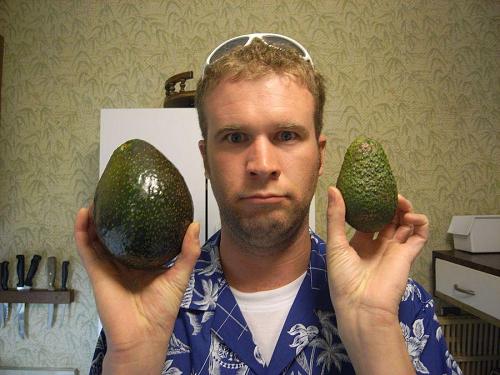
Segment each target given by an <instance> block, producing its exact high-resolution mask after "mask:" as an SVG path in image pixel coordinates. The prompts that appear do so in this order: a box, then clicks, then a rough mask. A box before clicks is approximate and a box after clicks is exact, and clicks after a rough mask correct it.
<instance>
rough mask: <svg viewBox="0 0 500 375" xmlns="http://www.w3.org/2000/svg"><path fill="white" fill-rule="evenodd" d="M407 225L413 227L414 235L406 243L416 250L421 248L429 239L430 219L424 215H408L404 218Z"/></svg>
mask: <svg viewBox="0 0 500 375" xmlns="http://www.w3.org/2000/svg"><path fill="white" fill-rule="evenodd" d="M403 220H404V222H405V224H406V225H411V226H413V234H412V236H411V237H410V238H408V241H406V243H407V244H408V245H409V246H411V247H414V248H419V247H420V249H418V251H419V252H420V250H421V248H422V247H423V246H424V244H425V243H426V242H427V240H428V238H429V219H428V218H427V216H425V215H423V214H415V213H407V214H406V215H405V216H404V218H403Z"/></svg>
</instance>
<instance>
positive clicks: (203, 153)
mask: <svg viewBox="0 0 500 375" xmlns="http://www.w3.org/2000/svg"><path fill="white" fill-rule="evenodd" d="M198 149H199V150H200V153H201V157H202V158H203V166H204V167H205V177H206V178H208V179H210V171H209V169H208V160H207V144H206V141H205V140H204V139H201V140H199V141H198Z"/></svg>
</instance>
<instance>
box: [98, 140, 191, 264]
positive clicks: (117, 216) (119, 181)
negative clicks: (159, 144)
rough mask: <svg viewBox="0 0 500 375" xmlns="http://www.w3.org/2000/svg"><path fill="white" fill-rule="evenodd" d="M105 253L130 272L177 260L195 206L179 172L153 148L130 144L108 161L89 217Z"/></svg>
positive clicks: (140, 142) (131, 141)
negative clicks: (133, 269) (130, 269)
mask: <svg viewBox="0 0 500 375" xmlns="http://www.w3.org/2000/svg"><path fill="white" fill-rule="evenodd" d="M92 220H93V221H94V224H95V228H96V232H97V236H98V237H99V239H100V240H101V242H102V244H103V245H104V247H105V248H106V250H107V251H108V252H109V253H110V254H111V255H113V257H115V258H116V259H117V260H119V261H120V262H121V263H123V264H125V265H126V266H128V267H130V268H138V269H148V268H159V267H161V266H162V265H165V263H167V262H168V261H170V260H171V259H173V258H174V257H175V256H176V255H177V254H179V252H180V250H181V246H182V241H183V239H184V234H185V233H186V230H187V227H188V226H189V224H190V223H191V222H192V221H193V201H192V198H191V194H190V193H189V190H188V187H187V186H186V183H185V181H184V178H183V177H182V175H181V174H180V173H179V171H178V170H177V168H176V167H175V166H174V165H173V164H172V163H171V162H170V161H169V160H168V159H167V158H166V157H165V156H164V155H163V154H162V153H161V152H160V151H158V150H157V149H156V148H155V147H154V146H152V145H151V144H149V143H148V142H146V141H143V140H140V139H132V140H129V141H127V142H125V143H123V144H122V145H120V146H119V147H118V148H117V149H116V150H115V151H114V152H113V154H112V155H111V158H110V160H109V162H108V164H107V165H106V168H105V170H104V172H103V174H102V176H101V178H100V179H99V182H98V184H97V187H96V190H95V194H94V203H93V211H92Z"/></svg>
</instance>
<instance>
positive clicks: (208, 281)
mask: <svg viewBox="0 0 500 375" xmlns="http://www.w3.org/2000/svg"><path fill="white" fill-rule="evenodd" d="M219 242H220V232H218V233H216V234H215V235H214V236H213V237H212V238H211V239H210V240H208V241H207V243H206V244H205V245H204V246H203V248H202V252H201V255H200V258H199V259H198V261H197V263H196V266H195V269H194V271H193V273H192V275H191V279H190V281H189V285H188V287H187V289H186V292H185V294H184V298H183V300H182V303H181V308H180V311H179V315H178V317H177V320H176V322H175V327H174V331H173V334H172V337H171V339H170V344H169V347H168V352H167V358H166V359H165V365H164V369H163V371H162V374H168V375H175V374H211V375H212V374H214V375H217V374H221V375H224V374H234V375H240V374H290V375H292V374H294V375H298V374H341V375H348V374H354V369H353V367H352V365H351V363H350V360H349V356H348V354H347V352H346V350H345V348H344V345H343V344H342V341H341V340H340V337H339V335H338V331H337V323H336V318H335V312H334V310H333V307H332V303H331V301H330V293H329V289H328V281H327V273H326V256H325V251H326V246H325V243H324V242H323V240H321V239H320V238H319V237H318V236H317V235H316V234H314V233H313V232H311V250H312V251H311V257H310V262H309V268H308V270H307V272H306V276H305V279H304V281H303V282H302V284H301V286H300V289H299V291H298V293H297V297H296V298H295V301H294V303H293V305H292V307H291V309H290V312H289V314H288V317H287V319H286V321H285V324H284V327H283V329H282V331H281V334H280V337H279V339H278V342H277V344H276V348H275V350H274V354H273V357H272V358H271V362H270V363H269V365H266V364H265V363H264V361H263V360H262V357H261V355H260V352H259V348H258V347H257V346H256V345H255V343H254V341H253V339H252V333H251V332H250V330H249V328H248V325H247V323H246V322H245V319H244V318H243V315H242V313H241V311H240V309H239V307H238V304H237V303H236V300H235V298H234V296H233V294H232V293H231V290H230V288H229V287H228V284H227V281H226V279H225V278H224V273H223V272H222V268H221V264H220V260H219ZM399 321H400V325H401V330H402V332H403V336H404V338H405V341H406V346H407V349H408V355H409V356H410V359H411V361H412V363H413V366H414V367H415V370H416V372H417V374H438V375H443V374H449V375H460V374H462V372H461V370H460V368H459V367H458V365H457V363H456V361H455V360H454V359H453V357H452V355H451V354H450V353H449V351H448V349H447V345H446V342H445V339H444V337H443V331H442V328H441V326H440V324H439V322H438V320H437V317H436V315H435V313H434V302H433V300H432V298H431V296H430V295H429V294H428V293H427V292H426V291H425V290H424V289H423V288H422V287H421V286H420V285H419V284H417V283H416V282H415V281H413V280H411V279H408V283H407V285H406V290H405V293H404V295H403V297H402V299H401V303H400V306H399ZM105 353H106V337H105V334H104V332H101V335H100V337H99V340H98V343H97V347H96V350H95V353H94V358H93V361H92V365H91V369H90V374H101V372H102V360H103V357H104V355H105Z"/></svg>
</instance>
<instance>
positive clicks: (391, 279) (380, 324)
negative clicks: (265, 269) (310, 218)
mask: <svg viewBox="0 0 500 375" xmlns="http://www.w3.org/2000/svg"><path fill="white" fill-rule="evenodd" d="M327 215H328V251H327V259H328V260H327V261H328V281H329V287H330V297H331V299H332V303H333V305H334V308H335V312H336V316H337V322H338V325H339V332H340V335H341V338H342V340H343V342H344V344H345V345H346V348H347V350H348V352H349V355H350V356H351V359H352V360H353V364H354V362H355V361H358V359H359V361H360V363H356V364H355V368H356V370H357V371H358V373H370V374H376V373H378V370H377V368H376V367H370V366H369V365H370V359H371V358H370V355H369V354H370V353H367V345H368V346H370V347H371V348H373V350H374V352H372V354H373V355H374V358H372V359H373V360H376V361H379V362H381V361H380V358H381V357H380V355H383V356H384V358H386V359H388V357H387V356H388V354H387V353H388V352H390V351H391V350H392V349H390V348H391V347H394V349H393V353H394V355H395V359H398V358H401V359H403V360H404V362H405V363H401V365H402V366H403V367H399V369H400V370H401V371H399V372H398V371H394V369H395V368H394V367H393V368H392V370H391V371H389V372H391V373H398V374H403V373H405V372H404V370H405V369H406V370H408V371H410V373H411V371H412V370H411V368H408V367H407V365H409V361H408V353H407V352H406V348H405V346H404V341H403V336H402V333H401V331H400V328H399V321H398V308H399V303H400V301H401V297H402V295H403V293H404V290H405V287H406V283H407V279H408V275H409V272H410V267H411V264H412V262H413V260H414V259H415V258H416V257H417V255H418V254H419V253H420V251H421V250H422V248H423V246H424V244H425V242H426V241H427V238H428V234H429V223H428V220H427V217H426V216H425V215H421V214H415V213H413V212H412V206H411V203H410V202H409V201H408V200H407V199H405V198H404V197H402V196H399V197H398V208H397V211H396V215H395V216H394V219H393V221H392V222H391V223H389V224H387V225H386V226H385V227H384V228H383V229H382V231H380V232H379V233H378V235H377V236H376V237H375V236H374V234H373V233H362V232H359V231H357V232H356V233H355V234H354V236H353V238H352V239H351V241H350V243H349V242H348V241H347V238H346V233H345V204H344V200H343V198H342V194H341V193H340V191H339V190H338V189H336V188H334V187H330V188H329V189H328V211H327ZM370 340H372V341H370ZM392 345H394V346H392ZM363 347H364V348H363ZM379 348H380V349H382V351H379V350H377V349H379ZM360 351H361V352H360ZM363 351H364V355H365V356H364V357H363V358H362V356H363V354H361V353H363ZM368 352H369V351H368ZM376 357H378V358H376ZM384 362H385V363H390V364H391V366H394V365H395V363H394V361H385V360H384V361H382V362H381V363H384ZM391 362H392V363H391ZM367 366H368V367H367ZM396 368H398V367H396ZM367 371H368V372H367ZM380 373H384V372H383V370H381V372H380ZM386 373H388V372H386Z"/></svg>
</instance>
